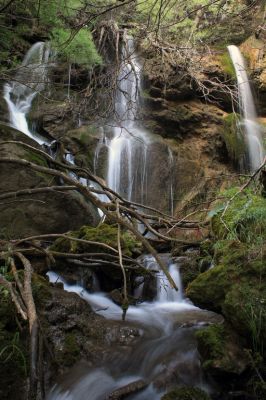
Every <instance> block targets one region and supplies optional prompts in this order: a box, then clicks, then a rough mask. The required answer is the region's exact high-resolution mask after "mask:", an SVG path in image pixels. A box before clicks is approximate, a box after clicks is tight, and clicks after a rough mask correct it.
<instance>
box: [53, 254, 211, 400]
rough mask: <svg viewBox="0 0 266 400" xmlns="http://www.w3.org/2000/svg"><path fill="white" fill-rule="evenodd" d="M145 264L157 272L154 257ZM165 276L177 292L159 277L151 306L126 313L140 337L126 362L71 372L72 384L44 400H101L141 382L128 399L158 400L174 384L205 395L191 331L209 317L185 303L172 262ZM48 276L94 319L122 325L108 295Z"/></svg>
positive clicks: (57, 387) (65, 383)
mask: <svg viewBox="0 0 266 400" xmlns="http://www.w3.org/2000/svg"><path fill="white" fill-rule="evenodd" d="M144 264H145V265H146V267H147V268H152V269H154V268H157V269H158V266H157V264H156V262H155V260H154V259H153V257H152V256H149V255H148V256H145V258H144ZM169 272H170V273H171V274H172V277H173V279H174V280H175V283H176V285H177V286H178V289H179V290H178V292H176V291H175V290H174V289H172V288H171V287H170V286H169V283H168V282H167V280H166V279H165V278H164V277H163V276H162V275H161V274H160V273H159V274H158V275H157V279H156V280H157V296H156V298H155V299H154V301H152V302H143V303H141V304H138V305H136V306H130V307H129V309H128V311H127V315H126V320H127V321H128V322H130V323H133V324H134V326H135V327H138V328H139V329H140V330H141V332H142V333H141V337H140V339H139V340H138V342H137V344H136V345H135V346H134V348H133V349H132V352H131V354H130V356H129V355H128V353H127V352H125V354H124V355H123V352H121V354H120V357H119V359H117V358H115V359H112V358H111V359H108V361H107V362H105V363H103V364H102V365H97V366H95V368H94V369H91V368H89V367H86V366H83V368H82V371H80V367H74V368H73V369H72V371H71V375H73V374H74V376H75V379H74V381H73V382H72V383H70V382H69V378H68V377H66V380H64V379H62V380H61V381H60V384H56V385H55V386H54V387H53V388H52V389H51V391H50V393H49V395H48V397H47V400H84V399H85V398H89V399H90V400H104V399H107V398H108V395H110V393H111V392H112V391H114V390H116V389H118V388H121V387H123V386H125V385H127V384H128V383H130V382H135V381H137V380H140V379H141V380H144V381H145V382H146V385H145V387H144V388H143V390H142V391H137V392H136V393H134V394H131V395H129V396H127V397H126V398H127V399H131V400H159V399H160V398H161V396H162V394H163V393H165V391H166V386H167V388H169V387H171V386H172V385H176V384H179V385H180V384H181V385H191V386H198V387H201V388H203V389H204V390H208V389H209V388H208V386H207V384H206V382H204V378H203V374H202V371H201V366H200V360H199V356H198V353H197V347H196V339H195V330H196V329H197V328H198V327H199V326H202V324H206V323H208V321H209V318H210V314H211V313H208V312H206V311H204V310H200V309H199V308H197V307H195V306H194V305H193V304H191V303H190V302H189V301H188V300H187V299H186V298H185V297H184V294H183V291H182V283H181V277H180V273H179V268H178V265H176V264H173V263H171V262H170V263H169ZM48 276H49V279H50V281H51V282H62V283H63V284H64V289H65V290H67V291H70V292H75V293H77V294H78V295H79V296H80V297H82V298H83V299H84V300H86V301H87V302H88V303H89V304H90V306H91V307H92V308H93V310H94V311H95V312H97V313H98V314H100V315H103V316H104V317H105V318H107V319H109V320H121V307H120V306H118V305H116V304H115V303H113V301H112V300H111V299H110V298H109V297H108V295H107V294H105V293H102V292H97V293H89V292H88V291H86V290H85V289H84V288H83V287H82V286H80V285H69V284H67V282H66V281H65V280H64V279H62V278H61V277H60V276H59V275H57V274H56V273H54V272H48ZM114 357H115V356H114ZM167 380H168V384H167V385H166V384H165V381H167Z"/></svg>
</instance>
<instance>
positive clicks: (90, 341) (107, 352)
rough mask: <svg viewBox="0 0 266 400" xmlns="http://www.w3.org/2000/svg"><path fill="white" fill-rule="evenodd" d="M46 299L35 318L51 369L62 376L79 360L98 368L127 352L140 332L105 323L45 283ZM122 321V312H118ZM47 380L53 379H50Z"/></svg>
mask: <svg viewBox="0 0 266 400" xmlns="http://www.w3.org/2000/svg"><path fill="white" fill-rule="evenodd" d="M46 288H47V290H48V292H49V296H46V297H44V296H41V298H40V299H39V302H38V315H39V316H40V319H41V324H42V326H43V327H44V329H45V337H46V340H47V343H48V344H49V348H50V350H51V352H52V354H53V355H54V361H55V363H56V364H54V365H53V368H51V373H52V371H54V370H56V372H57V374H58V373H60V374H61V373H64V372H66V371H67V370H68V368H69V367H71V366H72V365H74V364H76V363H78V362H79V361H81V360H86V361H87V363H88V365H91V366H92V365H94V367H95V366H97V365H101V364H102V362H103V361H104V360H106V359H107V358H110V357H114V358H116V357H117V355H119V354H121V351H123V353H125V352H127V351H128V352H130V351H131V347H132V345H133V343H135V341H136V340H138V339H139V337H140V336H141V330H140V329H138V328H135V327H134V326H131V324H130V323H126V324H125V323H123V322H122V320H121V321H107V320H106V319H105V318H103V317H101V316H99V315H97V314H95V313H94V312H93V311H92V310H91V307H90V305H89V304H88V303H87V302H85V301H84V300H83V299H81V298H80V297H79V296H78V295H77V294H75V293H70V292H65V291H64V290H63V289H61V288H59V287H58V286H57V285H51V284H49V283H48V282H46ZM121 319H122V311H121ZM50 379H53V377H52V376H51V377H50Z"/></svg>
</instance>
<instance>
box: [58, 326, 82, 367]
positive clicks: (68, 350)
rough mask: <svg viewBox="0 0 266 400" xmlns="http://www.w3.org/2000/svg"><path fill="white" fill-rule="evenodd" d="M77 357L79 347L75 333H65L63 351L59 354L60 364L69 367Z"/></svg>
mask: <svg viewBox="0 0 266 400" xmlns="http://www.w3.org/2000/svg"><path fill="white" fill-rule="evenodd" d="M79 355H80V346H79V344H78V340H77V337H76V334H75V332H74V331H73V332H68V333H66V336H65V343H64V347H63V351H62V353H61V354H60V358H61V359H62V361H61V362H62V364H63V365H65V366H68V367H70V366H71V365H73V364H74V363H75V362H76V361H77V359H78V357H79ZM58 361H59V360H58Z"/></svg>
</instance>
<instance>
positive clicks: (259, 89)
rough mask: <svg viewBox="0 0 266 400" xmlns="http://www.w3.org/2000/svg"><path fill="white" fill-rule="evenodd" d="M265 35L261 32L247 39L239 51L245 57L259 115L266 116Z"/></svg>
mask: <svg viewBox="0 0 266 400" xmlns="http://www.w3.org/2000/svg"><path fill="white" fill-rule="evenodd" d="M265 40H266V34H265V31H264V32H263V30H262V31H261V32H260V33H259V34H256V35H254V36H251V37H249V38H248V39H247V40H246V41H245V42H244V43H243V44H242V45H241V47H240V48H241V50H242V52H243V54H244V55H245V56H246V59H247V62H248V66H249V68H250V71H251V79H252V81H253V82H254V85H255V90H256V96H257V100H258V106H259V107H258V109H259V114H260V115H263V116H265V115H266V44H265V43H266V42H265Z"/></svg>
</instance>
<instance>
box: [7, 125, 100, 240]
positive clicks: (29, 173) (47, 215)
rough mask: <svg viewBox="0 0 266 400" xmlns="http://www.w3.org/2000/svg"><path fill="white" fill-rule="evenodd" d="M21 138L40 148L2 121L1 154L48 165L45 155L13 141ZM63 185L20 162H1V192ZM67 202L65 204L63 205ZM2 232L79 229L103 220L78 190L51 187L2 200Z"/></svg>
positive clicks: (9, 235)
mask: <svg viewBox="0 0 266 400" xmlns="http://www.w3.org/2000/svg"><path fill="white" fill-rule="evenodd" d="M8 140H12V141H14V140H17V141H21V142H24V143H26V144H29V145H30V146H32V147H36V148H38V149H40V146H39V145H38V144H37V143H36V142H35V141H33V140H31V139H30V138H29V137H27V136H26V135H24V134H23V133H22V132H19V131H17V130H16V129H13V128H11V127H9V126H8V125H5V124H1V125H0V144H1V146H0V157H3V158H14V159H25V160H27V161H30V162H32V163H34V164H37V165H39V166H42V167H48V163H47V161H46V159H45V157H43V156H41V155H40V154H37V153H36V152H35V151H34V150H30V149H26V148H25V147H22V146H20V145H17V144H13V143H1V142H4V141H8ZM53 185H60V181H59V180H58V179H57V178H55V177H53V176H51V175H48V174H44V173H41V172H37V171H34V170H33V169H31V168H30V167H27V166H21V165H19V164H16V163H12V164H11V163H8V162H5V163H4V162H3V163H1V169H0V193H2V194H3V193H6V192H16V191H18V190H22V189H34V188H41V187H47V186H53ZM62 204H64V207H62ZM0 214H1V224H0V236H1V237H2V238H5V239H7V238H8V239H9V238H21V237H25V236H31V235H36V234H41V233H58V232H66V231H68V230H71V229H77V228H79V227H80V226H82V225H83V224H84V223H87V224H91V225H95V224H96V223H97V221H98V220H99V216H98V213H97V210H96V208H95V207H94V206H92V205H91V204H90V203H88V202H86V201H84V199H83V198H82V197H81V195H80V194H79V193H78V192H75V191H72V192H70V191H68V192H66V193H64V192H58V191H51V192H50V193H49V195H48V193H39V194H24V195H23V196H20V197H19V198H16V199H11V198H10V199H8V200H6V201H2V202H1V204H0Z"/></svg>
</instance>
